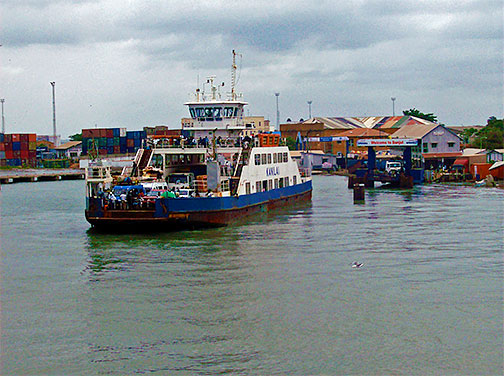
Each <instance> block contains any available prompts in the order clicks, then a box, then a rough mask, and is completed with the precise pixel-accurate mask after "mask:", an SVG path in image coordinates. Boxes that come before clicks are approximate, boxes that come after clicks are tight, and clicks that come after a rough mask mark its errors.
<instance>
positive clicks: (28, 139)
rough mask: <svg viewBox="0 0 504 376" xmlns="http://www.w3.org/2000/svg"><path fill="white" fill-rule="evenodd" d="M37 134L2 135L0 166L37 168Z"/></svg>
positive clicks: (0, 141)
mask: <svg viewBox="0 0 504 376" xmlns="http://www.w3.org/2000/svg"><path fill="white" fill-rule="evenodd" d="M36 150H37V135H36V134H35V133H13V134H3V133H0V166H11V167H17V166H23V165H26V166H30V167H37V151H36Z"/></svg>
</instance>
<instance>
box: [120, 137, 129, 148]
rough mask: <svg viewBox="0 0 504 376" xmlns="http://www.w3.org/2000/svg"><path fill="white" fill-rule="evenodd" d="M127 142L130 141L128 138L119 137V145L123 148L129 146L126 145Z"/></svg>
mask: <svg viewBox="0 0 504 376" xmlns="http://www.w3.org/2000/svg"><path fill="white" fill-rule="evenodd" d="M127 141H128V139H127V138H126V137H119V145H121V146H122V145H124V146H126V145H127V144H126V143H127Z"/></svg>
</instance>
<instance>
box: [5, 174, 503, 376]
mask: <svg viewBox="0 0 504 376" xmlns="http://www.w3.org/2000/svg"><path fill="white" fill-rule="evenodd" d="M503 199H504V191H503V190H499V189H486V188H479V189H475V188H472V187H466V186H441V185H430V186H422V187H416V188H415V189H413V190H410V191H396V190H378V189H376V190H374V191H368V192H367V193H366V203H365V204H364V205H354V204H353V201H352V191H350V190H348V189H347V188H346V179H345V178H342V177H335V176H316V177H315V178H314V193H313V201H312V204H310V205H304V206H299V207H296V208H293V209H287V210H280V211H276V212H275V213H274V214H273V213H265V214H264V215H262V216H259V217H257V218H254V219H253V220H251V221H250V222H246V223H243V224H240V225H238V226H231V227H227V228H220V229H210V230H204V231H194V232H179V233H169V234H150V235H149V234H143V235H142V234H140V235H105V234H95V233H93V232H91V231H88V229H89V226H88V224H87V222H86V221H85V219H84V213H83V210H84V182H83V181H61V182H40V183H22V184H15V185H3V186H2V191H1V193H0V200H1V204H0V205H1V206H0V209H1V258H0V262H1V280H0V283H1V321H0V324H1V353H0V355H1V362H2V364H1V369H0V370H1V374H3V375H70V374H71V375H102V374H103V375H126V374H128V375H133V374H155V375H168V374H169V375H215V374H222V373H227V374H231V375H286V374H288V375H307V374H312V375H322V374H324V375H348V374H359V375H440V374H443V375H445V374H456V375H460V374H464V375H500V374H502V373H503V306H502V302H503V284H502V275H503V274H502V272H503V258H502V256H503V251H504V250H503V212H504V211H503V202H504V200H503ZM354 261H360V262H363V263H364V266H363V267H362V268H360V269H353V268H351V264H352V262H354Z"/></svg>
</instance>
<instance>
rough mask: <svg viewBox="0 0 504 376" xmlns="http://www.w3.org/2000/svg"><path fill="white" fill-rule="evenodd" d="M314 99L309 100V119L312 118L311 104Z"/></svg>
mask: <svg viewBox="0 0 504 376" xmlns="http://www.w3.org/2000/svg"><path fill="white" fill-rule="evenodd" d="M312 102H313V101H308V102H307V103H308V111H309V116H308V119H311V104H312Z"/></svg>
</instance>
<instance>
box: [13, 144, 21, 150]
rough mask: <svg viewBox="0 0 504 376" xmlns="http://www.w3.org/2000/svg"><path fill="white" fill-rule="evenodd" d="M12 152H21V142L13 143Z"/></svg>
mask: <svg viewBox="0 0 504 376" xmlns="http://www.w3.org/2000/svg"><path fill="white" fill-rule="evenodd" d="M12 150H13V151H16V150H21V142H13V143H12Z"/></svg>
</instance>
